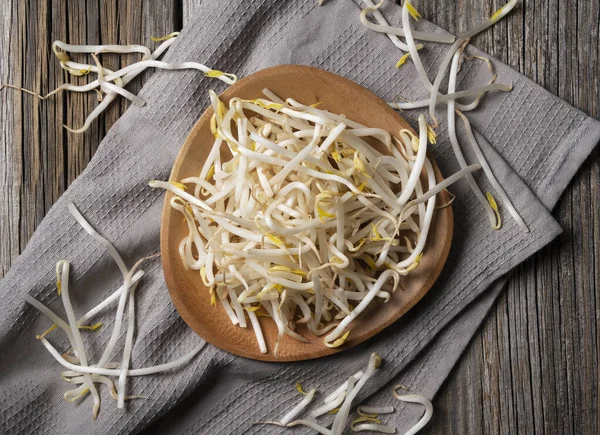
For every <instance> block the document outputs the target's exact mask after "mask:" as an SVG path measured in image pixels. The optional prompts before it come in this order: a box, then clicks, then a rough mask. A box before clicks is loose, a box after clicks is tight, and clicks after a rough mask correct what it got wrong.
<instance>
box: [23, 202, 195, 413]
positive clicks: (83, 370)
mask: <svg viewBox="0 0 600 435" xmlns="http://www.w3.org/2000/svg"><path fill="white" fill-rule="evenodd" d="M69 212H70V213H71V215H72V216H73V217H74V218H75V220H76V221H77V222H78V223H79V224H80V225H81V227H82V228H83V229H84V230H85V231H86V232H87V233H88V234H89V235H90V236H91V237H92V238H93V239H94V240H95V241H96V242H98V243H99V244H100V245H102V246H103V247H105V248H106V250H107V252H108V253H109V255H110V256H111V257H112V258H113V259H114V261H115V263H116V264H117V266H118V267H119V269H120V270H121V272H122V274H123V286H122V287H120V288H119V289H118V290H116V291H115V292H114V293H113V294H112V295H110V296H109V297H108V298H106V299H105V300H103V301H102V302H100V303H99V304H97V305H96V306H95V307H94V308H92V309H91V310H90V311H88V312H87V313H86V314H84V315H83V316H82V317H81V318H79V320H78V319H77V317H76V315H75V312H74V311H73V307H72V305H71V299H70V288H69V271H70V264H69V262H68V261H66V260H60V261H59V262H58V263H57V265H56V287H57V291H58V294H59V295H60V296H61V300H62V303H63V307H64V309H65V314H66V316H67V322H65V321H64V320H63V319H62V318H61V317H60V316H58V315H57V314H56V313H54V312H53V311H52V310H51V309H50V308H48V307H47V306H45V305H44V304H42V303H41V302H40V301H38V300H37V299H35V298H34V297H32V296H31V295H25V301H26V302H28V303H29V304H31V305H32V306H33V307H35V308H36V309H38V310H39V311H40V312H41V313H42V314H45V315H46V316H47V317H48V318H49V319H50V320H51V321H52V322H54V324H53V325H52V326H51V327H50V328H49V329H48V330H47V331H46V332H44V333H43V334H41V335H38V336H36V338H37V339H38V340H40V341H41V342H42V344H43V345H44V346H45V347H46V349H48V351H49V352H50V354H51V355H52V356H53V357H54V358H55V359H56V360H57V361H58V362H59V363H60V364H62V365H63V366H64V367H65V368H66V369H67V371H64V372H62V374H61V377H62V378H63V379H64V380H65V381H66V382H69V383H72V384H78V385H80V386H79V387H77V388H76V389H74V390H69V391H67V392H65V394H64V397H65V400H67V401H69V402H74V401H76V400H78V399H80V398H82V397H84V396H85V395H86V394H87V393H88V392H89V393H91V395H92V396H93V399H94V405H93V409H92V418H93V419H94V420H95V419H96V418H97V416H98V413H99V411H100V395H99V393H98V389H97V387H96V384H103V385H105V386H106V387H107V388H108V392H109V394H110V396H111V397H112V398H113V399H115V400H117V406H118V407H119V408H122V407H123V405H124V401H125V400H129V399H136V398H141V397H140V396H132V395H126V394H125V383H126V382H125V381H126V379H127V376H144V375H149V374H154V373H160V372H164V371H168V370H171V369H175V368H177V367H179V366H181V365H184V364H187V363H188V362H189V361H190V360H191V359H192V358H193V357H194V356H195V355H196V354H197V353H198V352H199V351H200V350H201V349H202V347H203V346H204V343H202V344H200V345H199V346H197V347H195V348H194V349H192V351H191V352H189V353H187V354H185V355H184V356H182V357H180V358H178V359H177V360H174V361H171V362H169V363H165V364H160V365H157V366H153V367H146V368H136V369H130V368H129V366H130V362H131V352H132V349H133V335H134V326H135V289H136V287H137V285H138V284H139V281H140V279H141V277H142V276H143V274H144V272H143V271H141V270H140V271H137V268H138V267H139V266H140V265H141V264H142V263H143V262H144V261H147V260H150V259H152V258H156V257H157V256H158V255H157V254H155V255H151V256H149V257H144V258H142V259H141V260H139V261H138V262H136V263H135V264H134V265H133V267H131V268H130V269H128V268H127V267H126V265H125V263H124V261H123V259H122V258H121V256H120V255H119V253H118V252H117V250H116V249H115V248H114V246H113V245H112V244H111V243H110V242H109V241H108V240H106V239H105V238H104V237H102V236H101V235H100V234H99V233H98V232H97V231H96V230H95V229H94V228H93V227H92V226H91V225H90V224H89V223H88V222H87V221H86V220H85V218H84V217H83V215H81V213H80V212H79V210H77V208H76V207H75V205H74V204H72V203H70V204H69ZM116 302H118V305H117V311H116V317H115V323H114V327H113V332H112V334H111V337H110V340H109V342H108V344H107V346H106V348H105V350H104V352H103V353H102V356H101V358H100V360H99V361H98V362H97V363H96V364H90V362H89V361H88V357H87V354H86V350H85V345H84V342H83V339H82V337H81V333H80V330H90V331H94V330H97V329H98V328H99V327H100V326H101V325H102V324H101V323H97V324H95V325H90V326H88V325H86V324H85V323H86V322H87V321H88V320H89V319H90V318H92V317H94V316H96V315H97V314H99V313H100V312H102V311H105V310H106V309H107V308H108V307H109V306H111V305H114V304H115V303H116ZM126 305H127V306H128V321H127V326H126V336H125V345H124V349H123V355H122V359H121V363H120V364H119V363H116V362H112V361H110V360H111V359H112V358H113V357H114V356H115V355H114V354H115V348H116V343H117V340H118V339H119V337H120V331H121V328H122V326H123V314H124V310H125V306H126ZM57 328H60V329H62V330H63V331H64V332H65V334H66V336H67V338H68V340H69V343H70V346H71V350H72V352H73V355H74V356H71V355H69V351H67V352H65V353H63V354H61V353H60V352H59V351H58V350H57V349H56V348H55V347H54V345H52V344H51V343H50V342H49V341H48V340H47V339H46V336H47V335H49V334H50V333H51V332H52V331H53V330H55V329H57ZM110 377H118V384H117V388H115V385H114V381H113V380H112V379H111V378H110Z"/></svg>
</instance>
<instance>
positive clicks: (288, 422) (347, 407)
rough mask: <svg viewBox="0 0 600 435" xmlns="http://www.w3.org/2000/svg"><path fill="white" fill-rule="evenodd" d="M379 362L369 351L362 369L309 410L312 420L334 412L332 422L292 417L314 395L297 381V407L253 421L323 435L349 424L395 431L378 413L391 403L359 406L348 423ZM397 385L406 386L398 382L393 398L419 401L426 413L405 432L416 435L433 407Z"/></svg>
mask: <svg viewBox="0 0 600 435" xmlns="http://www.w3.org/2000/svg"><path fill="white" fill-rule="evenodd" d="M381 362H382V360H381V357H380V356H379V355H378V354H376V353H373V354H371V357H370V359H369V363H368V365H367V367H366V368H365V370H364V371H362V370H361V371H359V372H357V373H355V374H354V375H352V376H351V377H350V378H348V380H347V381H345V382H344V383H343V384H341V385H340V386H339V387H337V388H336V389H335V390H334V391H333V392H332V393H330V394H328V395H327V396H326V397H325V399H324V400H323V404H322V405H321V406H319V407H318V408H316V409H314V410H313V411H311V412H310V417H311V418H313V419H318V418H320V417H323V416H325V415H335V418H334V420H333V421H332V422H331V421H330V422H329V423H319V422H318V421H315V420H307V419H298V420H293V419H294V418H295V417H297V416H298V415H301V413H302V412H303V411H305V410H306V408H308V406H309V405H310V403H311V402H312V400H313V398H314V396H315V394H317V392H316V391H315V390H314V389H311V390H310V392H309V393H304V391H303V390H302V388H301V387H300V386H299V384H296V388H297V389H298V391H299V392H300V393H301V394H304V395H305V397H303V399H302V400H301V401H300V402H299V403H298V404H297V405H296V406H294V407H293V408H292V409H291V410H290V411H288V413H287V414H285V415H284V416H283V417H282V418H281V419H280V420H264V421H258V422H256V423H254V424H273V425H277V426H283V427H288V428H289V427H294V426H306V427H309V428H311V429H313V430H315V431H316V432H318V433H320V434H323V435H341V434H342V433H344V430H345V429H347V428H348V427H349V428H350V429H351V430H352V431H353V432H362V431H372V432H376V433H386V434H390V433H396V428H395V427H393V426H390V425H387V424H384V422H383V421H382V419H381V415H385V414H392V413H393V412H394V407H393V406H378V407H374V406H366V405H359V406H358V407H357V408H356V413H357V414H358V415H357V416H356V417H355V418H354V419H352V420H351V421H350V424H349V425H348V418H349V416H350V411H351V410H352V404H353V401H354V399H355V398H356V396H357V395H358V394H359V393H360V391H361V390H362V388H363V387H364V386H365V385H366V384H367V382H368V381H369V379H370V378H371V377H372V376H373V374H374V373H375V371H376V370H377V368H379V366H380V364H381ZM399 388H405V387H403V386H401V385H397V386H395V387H394V389H393V390H392V394H393V396H394V397H395V398H396V399H398V400H401V401H404V402H411V403H420V404H423V405H424V406H425V414H424V415H423V417H422V418H421V419H420V420H419V421H418V422H417V423H416V424H415V425H414V426H413V427H412V428H410V429H409V430H408V431H407V432H406V433H405V435H406V434H409V435H412V434H416V433H417V432H418V431H420V430H421V429H422V428H423V427H424V426H425V425H426V424H427V423H428V422H429V420H430V419H431V416H432V414H433V406H432V404H431V401H429V399H427V398H426V397H424V396H422V395H420V394H410V395H400V394H398V389H399ZM334 405H335V406H334Z"/></svg>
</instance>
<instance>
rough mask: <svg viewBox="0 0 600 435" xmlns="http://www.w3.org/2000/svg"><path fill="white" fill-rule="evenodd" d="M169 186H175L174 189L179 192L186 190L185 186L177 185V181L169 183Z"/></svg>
mask: <svg viewBox="0 0 600 435" xmlns="http://www.w3.org/2000/svg"><path fill="white" fill-rule="evenodd" d="M169 184H170V185H171V186H175V187H177V188H178V189H181V190H186V189H187V188H186V187H185V184H183V183H178V182H177V181H169Z"/></svg>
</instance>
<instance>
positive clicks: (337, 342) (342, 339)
mask: <svg viewBox="0 0 600 435" xmlns="http://www.w3.org/2000/svg"><path fill="white" fill-rule="evenodd" d="M348 335H350V331H346V333H345V334H344V335H342V336H341V337H340V338H338V339H337V340H334V341H333V343H328V342H325V346H327V347H329V348H331V349H334V348H336V347H340V346H341V345H342V344H344V343H345V342H346V339H347V338H348Z"/></svg>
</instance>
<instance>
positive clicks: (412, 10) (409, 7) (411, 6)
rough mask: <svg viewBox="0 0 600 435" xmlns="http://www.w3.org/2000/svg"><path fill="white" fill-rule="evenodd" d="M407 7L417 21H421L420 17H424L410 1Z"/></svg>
mask: <svg viewBox="0 0 600 435" xmlns="http://www.w3.org/2000/svg"><path fill="white" fill-rule="evenodd" d="M406 8H407V9H408V13H409V14H410V15H411V16H412V17H413V18H414V19H415V21H419V18H423V17H422V16H421V14H420V13H419V11H418V10H416V9H415V7H414V6H413V5H411V4H410V2H408V1H407V2H406Z"/></svg>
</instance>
